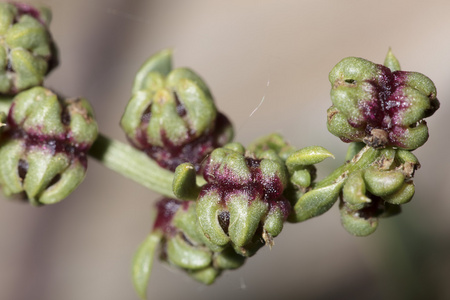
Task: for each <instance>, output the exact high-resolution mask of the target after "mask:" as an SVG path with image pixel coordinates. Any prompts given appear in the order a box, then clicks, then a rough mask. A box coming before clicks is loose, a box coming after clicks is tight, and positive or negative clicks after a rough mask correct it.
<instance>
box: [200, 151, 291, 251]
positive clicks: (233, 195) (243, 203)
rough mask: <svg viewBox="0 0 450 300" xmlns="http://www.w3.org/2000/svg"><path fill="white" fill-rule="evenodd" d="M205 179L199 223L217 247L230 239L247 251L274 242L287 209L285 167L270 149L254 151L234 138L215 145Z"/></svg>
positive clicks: (239, 247) (234, 244)
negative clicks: (232, 141)
mask: <svg viewBox="0 0 450 300" xmlns="http://www.w3.org/2000/svg"><path fill="white" fill-rule="evenodd" d="M203 177H204V178H205V180H206V182H207V183H206V185H204V186H203V187H202V189H201V191H200V195H199V198H198V200H197V216H198V219H199V225H200V227H201V229H202V231H203V233H204V235H205V236H206V237H207V238H208V240H209V241H210V242H211V243H213V244H215V245H217V246H218V247H225V246H227V245H229V244H230V243H231V245H232V246H233V247H234V249H235V251H236V252H238V253H240V254H241V255H244V256H251V255H252V254H254V253H255V252H256V250H257V249H258V248H259V247H261V246H263V244H262V243H261V240H264V241H265V243H266V244H268V245H272V243H273V242H272V238H273V237H275V236H277V235H278V234H279V233H280V232H281V230H282V228H283V223H284V222H285V220H286V219H287V216H288V215H289V213H290V211H291V205H290V203H289V201H288V200H287V199H286V198H285V197H284V196H283V191H284V189H285V188H286V186H287V184H288V178H289V177H288V172H287V169H286V167H285V165H284V163H283V161H282V160H281V158H280V157H279V156H278V155H277V154H276V153H275V151H274V150H268V151H264V152H262V153H261V154H260V155H258V156H255V155H254V154H252V153H246V152H245V149H244V147H242V145H240V144H237V143H233V144H228V145H227V146H225V147H224V148H218V149H216V150H214V151H213V152H212V153H211V155H210V156H208V158H207V160H206V161H205V163H204V165H203Z"/></svg>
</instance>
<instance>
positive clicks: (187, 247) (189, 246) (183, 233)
mask: <svg viewBox="0 0 450 300" xmlns="http://www.w3.org/2000/svg"><path fill="white" fill-rule="evenodd" d="M153 230H154V231H161V232H162V233H163V238H162V242H161V253H160V258H161V259H162V260H163V261H166V262H168V263H169V264H171V265H174V266H176V267H178V268H181V269H183V270H185V271H186V272H187V273H188V274H189V276H191V277H193V278H194V279H196V280H198V281H200V282H202V283H204V284H211V283H213V282H214V280H215V279H216V277H217V276H219V275H220V274H221V273H222V271H223V270H227V269H236V268H238V267H240V266H241V265H242V264H243V263H244V262H245V257H243V256H241V255H239V254H237V253H236V252H234V251H233V249H232V248H231V247H225V248H222V249H220V251H215V250H212V249H214V248H215V247H214V245H212V244H211V243H210V241H209V240H208V239H207V238H206V237H205V236H204V235H203V233H202V232H201V230H200V226H199V224H198V218H197V215H196V203H195V202H193V201H186V202H182V201H180V200H174V199H170V198H164V199H162V200H160V201H159V202H158V203H157V217H156V220H155V223H154V227H153Z"/></svg>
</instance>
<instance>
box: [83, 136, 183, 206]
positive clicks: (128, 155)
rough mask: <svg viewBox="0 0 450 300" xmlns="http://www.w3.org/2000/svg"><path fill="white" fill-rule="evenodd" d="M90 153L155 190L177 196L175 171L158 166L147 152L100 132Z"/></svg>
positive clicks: (117, 170)
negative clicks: (173, 184) (173, 186)
mask: <svg viewBox="0 0 450 300" xmlns="http://www.w3.org/2000/svg"><path fill="white" fill-rule="evenodd" d="M89 155H90V156H91V157H93V158H95V159H96V160H98V161H99V162H100V163H102V164H103V165H105V166H106V167H108V168H109V169H111V170H113V171H116V172H118V173H120V174H122V175H123V176H125V177H127V178H129V179H132V180H134V181H135V182H137V183H139V184H141V185H143V186H145V187H147V188H149V189H151V190H153V191H155V192H157V193H160V194H162V195H164V196H167V197H170V198H175V196H174V194H173V192H172V181H173V175H174V173H173V172H170V171H168V170H166V169H163V168H161V167H160V166H158V164H157V163H155V162H154V161H153V160H151V159H150V158H149V157H148V156H147V155H146V154H145V153H143V152H141V151H139V150H136V149H134V148H133V147H131V146H129V145H127V144H124V143H121V142H119V141H116V140H113V139H110V138H108V137H106V136H104V135H102V134H99V136H98V138H97V140H96V141H95V143H94V144H93V145H92V147H91V149H90V151H89Z"/></svg>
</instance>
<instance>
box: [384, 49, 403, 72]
mask: <svg viewBox="0 0 450 300" xmlns="http://www.w3.org/2000/svg"><path fill="white" fill-rule="evenodd" d="M384 66H385V67H388V68H389V69H390V70H391V72H395V71H400V70H401V68H400V63H399V62H398V60H397V58H396V57H395V56H394V53H392V50H391V48H389V51H388V53H387V54H386V58H385V59H384Z"/></svg>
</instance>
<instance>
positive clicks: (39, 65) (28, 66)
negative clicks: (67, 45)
mask: <svg viewBox="0 0 450 300" xmlns="http://www.w3.org/2000/svg"><path fill="white" fill-rule="evenodd" d="M10 56H11V65H12V67H13V69H14V71H15V72H16V79H15V86H16V88H17V89H18V90H24V89H26V88H29V87H33V86H37V85H41V84H42V82H43V80H44V77H45V74H46V73H47V67H48V65H47V62H46V61H45V60H44V59H43V58H40V57H34V56H33V55H32V54H31V53H30V52H28V51H26V50H24V49H22V48H15V49H12V50H11V54H10Z"/></svg>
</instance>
